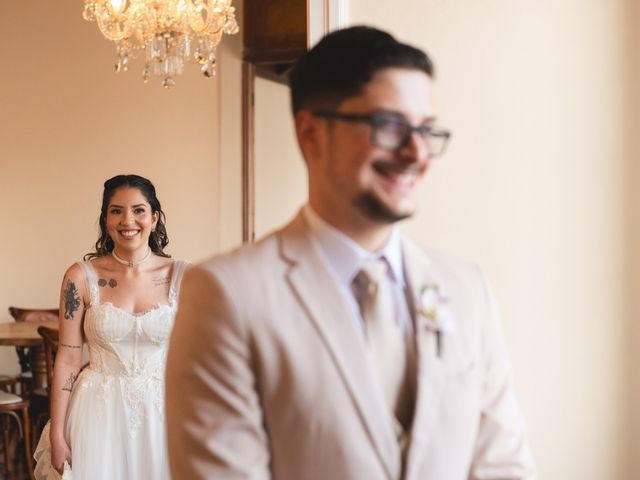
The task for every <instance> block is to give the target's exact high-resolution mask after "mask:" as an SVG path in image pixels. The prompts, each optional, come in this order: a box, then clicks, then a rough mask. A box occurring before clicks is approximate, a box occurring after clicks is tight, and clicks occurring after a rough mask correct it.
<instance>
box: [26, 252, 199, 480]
mask: <svg viewBox="0 0 640 480" xmlns="http://www.w3.org/2000/svg"><path fill="white" fill-rule="evenodd" d="M80 265H81V266H82V268H83V270H84V272H85V274H86V277H87V285H88V288H89V296H90V302H91V303H90V305H89V306H88V307H87V309H86V311H85V316H84V333H85V336H86V340H87V345H88V347H89V365H88V366H87V367H86V368H85V369H84V370H82V372H80V375H79V376H78V379H77V381H76V383H75V386H74V387H73V392H72V393H71V398H70V399H69V408H68V410H67V419H66V424H65V436H66V439H67V442H68V444H69V447H70V449H71V469H70V471H65V474H64V476H63V478H64V479H71V478H73V480H89V479H90V480H100V479H105V480H106V479H109V480H115V479H117V480H146V479H149V480H151V479H153V480H162V479H169V467H168V460H167V453H166V439H165V435H166V434H165V422H164V370H165V363H166V355H167V346H168V341H169V335H170V333H171V328H172V326H173V320H174V316H175V312H176V308H177V300H178V290H179V287H180V281H181V277H182V274H183V272H184V267H185V265H186V264H185V262H181V261H176V262H174V263H173V273H172V275H171V285H170V289H169V299H168V303H167V304H161V305H158V306H156V307H154V308H152V309H151V310H148V311H146V312H144V313H131V312H128V311H126V310H123V309H121V308H118V307H116V306H114V305H113V304H111V303H109V302H100V291H99V288H98V282H97V278H96V274H95V272H94V270H93V267H92V266H91V263H90V262H88V261H87V262H82V263H80ZM34 458H35V459H36V461H37V466H36V469H35V477H36V479H37V480H38V479H52V478H60V476H59V475H58V473H57V472H56V471H55V470H54V469H53V468H52V467H51V444H50V440H49V424H47V426H46V427H45V429H44V431H43V434H42V436H41V438H40V442H39V443H38V447H37V448H36V452H35V454H34Z"/></svg>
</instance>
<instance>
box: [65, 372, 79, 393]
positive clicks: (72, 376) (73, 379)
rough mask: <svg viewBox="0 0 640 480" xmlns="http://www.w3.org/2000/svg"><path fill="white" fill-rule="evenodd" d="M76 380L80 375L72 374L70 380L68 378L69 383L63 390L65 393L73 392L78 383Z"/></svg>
mask: <svg viewBox="0 0 640 480" xmlns="http://www.w3.org/2000/svg"><path fill="white" fill-rule="evenodd" d="M76 378H78V374H76V373H73V372H71V374H70V375H69V378H67V381H66V382H65V383H64V387H62V390H63V391H65V392H70V391H71V390H73V385H74V384H75V383H76Z"/></svg>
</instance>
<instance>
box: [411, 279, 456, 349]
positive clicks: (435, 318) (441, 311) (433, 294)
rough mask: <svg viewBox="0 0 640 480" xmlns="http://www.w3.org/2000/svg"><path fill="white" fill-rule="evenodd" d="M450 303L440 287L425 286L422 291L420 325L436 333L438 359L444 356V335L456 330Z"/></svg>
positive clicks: (419, 309)
mask: <svg viewBox="0 0 640 480" xmlns="http://www.w3.org/2000/svg"><path fill="white" fill-rule="evenodd" d="M448 303H449V299H448V298H447V297H445V296H444V295H443V294H442V293H441V292H440V288H439V287H438V285H436V284H428V285H423V286H422V288H421V289H420V298H419V299H418V305H417V306H416V311H417V313H418V318H419V319H420V320H421V321H420V324H421V325H424V327H425V328H426V329H427V330H430V331H432V332H434V333H435V336H436V352H437V355H438V357H440V356H441V355H442V334H443V333H451V332H453V331H454V330H455V321H454V318H453V313H452V312H451V309H450V308H449V305H448Z"/></svg>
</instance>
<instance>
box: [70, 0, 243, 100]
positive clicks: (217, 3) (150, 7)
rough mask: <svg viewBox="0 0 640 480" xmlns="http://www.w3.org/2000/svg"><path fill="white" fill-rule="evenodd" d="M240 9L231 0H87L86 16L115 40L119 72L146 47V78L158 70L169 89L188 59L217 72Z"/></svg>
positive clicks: (211, 72) (206, 72)
mask: <svg viewBox="0 0 640 480" xmlns="http://www.w3.org/2000/svg"><path fill="white" fill-rule="evenodd" d="M234 11H235V9H234V8H233V7H232V6H231V0H85V2H84V11H83V14H82V16H83V18H84V19H85V20H88V21H95V22H96V23H97V24H98V28H99V29H100V31H101V32H102V34H103V35H104V36H105V38H107V39H108V40H111V41H113V42H115V44H116V53H117V62H116V67H115V68H116V71H117V72H126V71H127V70H128V66H129V60H130V59H131V58H134V57H136V56H137V55H138V54H139V53H141V52H142V53H144V67H143V70H142V79H143V80H144V82H145V83H146V82H147V81H148V80H149V76H150V75H156V76H159V77H161V78H162V85H163V86H164V87H165V88H167V89H169V88H171V87H173V86H174V85H175V79H174V78H173V77H174V76H175V75H179V74H181V73H182V71H183V69H184V64H185V62H193V63H196V64H198V65H200V69H201V71H202V73H203V74H204V76H205V77H207V78H210V77H212V76H213V75H214V73H215V64H216V46H217V45H218V43H220V39H221V38H222V34H223V33H226V34H234V33H237V32H238V24H237V23H236V18H235V15H234Z"/></svg>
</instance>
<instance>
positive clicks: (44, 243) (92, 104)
mask: <svg viewBox="0 0 640 480" xmlns="http://www.w3.org/2000/svg"><path fill="white" fill-rule="evenodd" d="M81 13H82V3H81V2H3V3H2V6H1V7H0V31H2V34H3V35H2V36H3V42H0V65H2V67H1V69H0V71H1V72H2V73H1V76H0V186H1V188H0V205H1V206H0V225H2V227H1V228H2V235H1V236H0V265H2V272H3V275H1V276H0V321H4V320H7V319H8V318H7V317H8V315H6V314H5V313H2V312H6V308H7V306H9V305H21V306H32V307H50V306H54V305H57V302H58V289H59V284H60V281H61V279H62V274H63V273H64V270H65V268H66V267H67V266H69V265H70V264H71V263H72V262H75V261H78V260H80V259H81V258H82V255H83V254H84V253H86V252H87V251H89V250H90V248H91V246H92V244H93V242H95V240H96V238H97V224H96V221H97V218H98V213H99V208H100V196H101V193H102V183H103V182H104V180H106V179H107V178H109V177H110V176H113V175H115V174H119V173H138V174H141V175H144V176H147V177H149V178H150V179H151V180H152V181H153V182H154V183H155V185H156V188H157V191H158V196H159V198H160V200H161V201H162V204H163V207H164V209H165V211H166V214H167V218H168V232H169V236H170V240H171V243H170V244H169V248H168V251H169V253H171V254H173V255H174V256H175V257H177V258H184V259H187V260H191V261H194V260H197V259H200V258H202V257H204V256H206V255H209V254H211V253H212V252H214V251H215V250H217V249H218V248H219V247H221V246H225V247H226V246H229V245H231V244H233V243H234V242H236V241H239V238H240V222H239V219H238V220H237V221H236V223H234V220H231V219H229V217H230V216H232V217H233V218H235V219H237V218H238V214H237V212H239V206H238V205H237V203H238V202H239V179H236V182H237V185H238V187H237V188H235V191H234V192H232V193H230V194H229V195H227V197H226V198H228V199H229V200H228V201H225V202H221V201H219V192H220V188H221V187H224V188H229V187H232V186H233V185H234V184H233V182H229V181H227V178H226V177H227V176H229V175H234V170H233V163H232V162H231V159H228V160H227V162H224V163H219V162H218V159H219V157H220V154H221V149H222V147H221V145H220V142H219V139H218V113H219V106H218V89H219V83H218V80H217V79H213V80H207V79H205V78H203V77H201V75H200V74H199V72H197V68H196V67H193V66H191V67H192V68H189V69H188V71H187V72H186V74H185V75H183V76H182V77H180V78H178V80H177V86H176V87H175V89H174V90H172V91H169V92H168V91H165V90H164V89H163V88H162V87H161V86H160V85H159V83H158V81H157V80H155V79H154V80H153V81H151V82H150V83H149V84H147V85H145V84H143V82H142V80H141V76H140V72H141V69H142V66H141V64H140V63H139V62H133V65H132V66H131V69H130V71H129V72H127V73H125V74H117V75H116V74H115V72H114V69H113V64H114V59H115V49H114V47H113V45H112V44H110V43H109V42H107V41H106V40H104V39H103V38H102V36H101V35H100V33H99V31H98V28H97V26H96V25H95V24H94V23H88V22H85V21H84V20H82V16H81ZM234 40H235V39H234ZM226 48H232V47H231V46H229V47H226ZM236 50H239V49H238V48H237V47H236ZM226 81H227V82H229V81H231V80H229V79H227V80H226ZM225 108H226V109H228V110H229V111H228V112H227V113H225V115H223V116H225V117H226V118H230V117H233V116H234V115H236V114H235V113H234V111H233V109H238V108H239V106H238V105H233V106H229V105H227V104H225ZM237 117H238V118H239V113H238V114H237ZM239 129H240V125H239V123H238V126H237V128H236V129H235V130H232V131H231V132H225V133H226V134H227V137H225V138H229V141H228V143H227V145H226V148H227V149H232V148H234V147H233V142H235V141H239V140H236V139H234V134H236V135H238V136H239ZM234 132H237V133H234ZM238 138H239V137H238ZM235 163H236V164H238V165H239V157H236V158H235ZM221 172H222V173H223V175H222V176H221V174H220V173H221ZM226 193H227V192H226V191H225V194H226ZM234 195H237V197H238V200H237V201H235V200H234V198H233V196H234ZM220 219H222V220H224V221H226V223H225V225H226V226H227V228H226V229H225V230H221V229H219V227H218V226H219V220H220ZM14 359H15V353H13V352H12V351H11V349H10V348H8V347H3V348H0V372H6V371H14V370H15V369H16V368H17V366H16V364H15V360H14Z"/></svg>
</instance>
